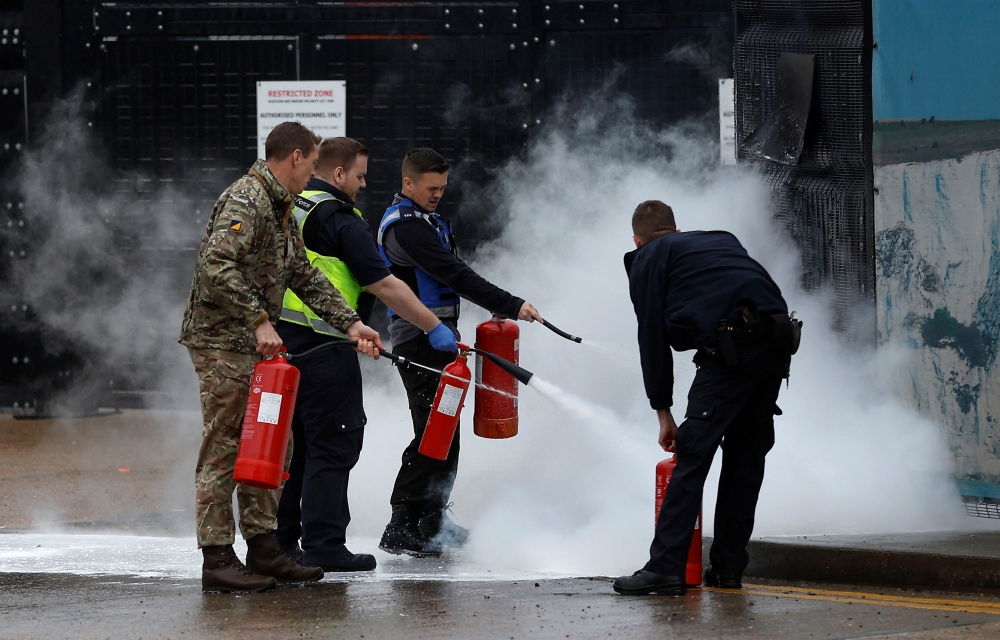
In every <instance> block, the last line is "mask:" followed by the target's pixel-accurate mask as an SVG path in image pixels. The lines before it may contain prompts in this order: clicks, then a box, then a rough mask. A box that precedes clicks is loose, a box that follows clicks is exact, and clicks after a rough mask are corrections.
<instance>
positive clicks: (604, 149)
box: [352, 100, 975, 575]
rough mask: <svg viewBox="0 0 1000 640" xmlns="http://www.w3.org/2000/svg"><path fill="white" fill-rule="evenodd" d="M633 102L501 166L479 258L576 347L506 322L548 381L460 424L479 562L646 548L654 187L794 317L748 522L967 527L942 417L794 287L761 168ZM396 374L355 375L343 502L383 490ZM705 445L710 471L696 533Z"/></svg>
mask: <svg viewBox="0 0 1000 640" xmlns="http://www.w3.org/2000/svg"><path fill="white" fill-rule="evenodd" d="M629 113H630V112H629V109H628V103H627V101H624V100H622V101H619V102H618V103H617V104H615V105H612V106H611V107H610V108H607V109H600V110H598V109H589V110H586V109H585V110H583V111H582V112H580V113H577V114H563V115H564V116H566V117H562V118H556V119H555V120H557V121H561V122H563V123H568V124H567V125H565V126H563V127H560V128H556V129H550V130H549V131H547V132H545V133H544V134H543V135H540V136H539V137H537V138H536V139H535V140H534V143H533V144H532V145H531V147H530V150H529V152H528V154H527V157H526V158H525V159H523V160H516V161H512V162H511V163H510V164H508V165H507V166H506V167H505V169H504V171H503V172H502V174H501V176H500V178H499V179H498V182H497V187H496V188H497V198H498V201H499V202H501V203H502V204H503V208H504V210H505V213H507V215H509V218H510V222H509V224H508V226H507V227H506V229H505V231H504V233H503V235H502V236H501V237H500V238H499V239H498V240H497V241H496V242H494V243H492V244H490V245H488V246H486V247H484V248H483V249H481V250H480V252H479V254H478V256H477V259H476V261H475V263H474V264H475V267H476V268H477V270H479V271H480V272H481V273H482V274H483V275H485V276H486V277H488V278H489V279H491V280H492V281H494V282H496V283H498V284H499V285H501V286H503V287H504V288H506V289H508V290H509V291H511V292H513V293H515V294H516V295H518V296H521V297H524V298H525V299H527V300H529V301H531V302H533V303H534V304H535V305H536V306H537V307H538V308H539V310H540V311H541V313H542V315H544V316H545V317H546V318H549V319H551V320H552V321H553V322H554V323H556V324H557V325H559V326H560V327H562V328H564V329H566V330H567V331H570V332H571V333H574V334H577V335H580V336H582V337H583V338H584V343H583V344H582V345H577V344H572V343H569V342H567V341H565V340H563V339H561V338H558V337H556V336H555V335H554V334H552V333H550V332H549V331H547V330H546V329H544V328H542V327H540V326H538V325H526V324H524V323H521V324H520V327H521V364H522V365H523V366H524V367H526V368H527V369H529V370H531V371H533V372H535V373H536V374H537V376H538V377H539V378H540V381H541V382H543V383H544V381H550V382H551V383H552V384H553V385H558V386H550V387H549V388H548V389H547V395H548V396H549V397H545V396H543V395H542V394H540V393H537V392H536V391H535V390H534V389H533V388H530V387H529V388H525V387H521V391H520V393H521V406H520V416H521V419H520V420H521V422H520V433H519V435H518V436H517V437H515V438H512V439H509V440H499V441H490V440H484V439H480V438H476V437H474V436H472V434H471V429H469V427H468V425H469V423H470V422H471V417H472V415H471V413H472V409H471V404H472V403H471V402H470V403H469V405H470V406H469V407H467V409H466V411H465V413H464V415H463V419H464V424H465V425H466V426H465V428H464V429H463V431H464V433H463V445H462V447H463V453H462V462H461V465H460V471H459V474H458V482H457V484H456V488H455V492H454V493H453V499H454V501H455V503H456V506H455V510H456V513H457V516H458V519H459V520H460V522H462V523H463V524H465V525H467V526H471V528H472V529H473V539H472V542H471V544H470V549H469V553H471V554H473V556H474V558H475V560H476V561H478V562H482V563H492V566H499V567H503V568H508V569H513V568H522V569H523V568H529V567H530V568H531V569H534V570H548V571H553V572H560V573H575V574H580V575H595V574H604V575H617V574H621V573H626V572H630V571H632V570H634V569H637V568H639V567H641V566H642V565H643V564H644V563H645V561H646V559H647V558H648V548H649V542H650V540H651V537H652V533H653V476H654V467H655V464H656V462H657V461H659V460H660V459H662V458H664V457H665V454H664V453H663V452H662V451H660V450H659V448H658V447H657V445H656V438H657V422H656V418H655V414H654V412H653V411H652V410H651V409H650V408H649V404H648V402H647V400H646V398H645V394H644V391H643V386H642V378H641V372H640V369H639V359H638V350H637V346H636V338H635V334H636V325H635V318H634V314H633V312H632V307H631V302H630V300H629V297H628V283H627V279H626V276H625V272H624V268H623V266H622V254H624V253H625V252H626V251H629V250H631V249H633V248H634V245H633V244H632V240H631V229H630V219H631V213H632V210H633V209H634V208H635V206H636V204H638V203H639V202H641V201H643V200H646V199H651V198H655V199H660V200H663V201H665V202H667V203H669V204H670V205H671V206H672V207H673V209H674V212H675V215H676V217H677V222H678V226H679V227H680V228H681V229H682V230H695V229H726V230H729V231H731V232H733V233H735V234H736V236H737V237H738V238H739V239H740V240H741V241H742V242H743V244H744V246H746V248H747V249H748V251H749V252H750V254H751V255H752V256H754V257H755V258H756V259H758V260H759V261H760V262H761V263H762V264H764V266H765V267H766V268H767V269H768V270H769V271H770V273H771V274H772V276H773V277H774V278H775V280H776V281H777V282H778V284H779V286H780V287H781V289H782V291H783V293H784V294H785V297H786V299H787V300H788V302H789V305H790V308H791V309H796V310H798V312H799V314H800V316H801V317H802V318H804V320H805V323H806V324H805V334H804V340H803V346H802V348H801V350H800V352H799V354H798V355H796V356H795V358H794V361H793V364H792V377H791V381H790V387H789V388H788V389H782V391H781V397H780V398H779V400H778V404H779V405H780V406H781V408H782V409H783V411H784V415H783V416H780V417H777V418H776V440H777V444H776V446H775V447H774V449H773V451H772V452H771V454H770V455H769V457H768V470H767V476H766V478H765V482H764V487H763V490H762V493H761V499H760V505H759V508H758V517H757V527H756V531H755V533H756V534H757V535H789V534H816V533H866V532H900V531H915V530H940V529H949V528H956V527H960V526H966V527H969V526H974V525H975V523H974V522H970V520H968V519H964V518H963V517H962V516H961V511H960V507H961V504H960V500H959V496H958V494H957V492H956V490H955V488H954V484H953V481H952V480H951V461H950V459H949V456H948V450H947V446H946V444H945V441H944V438H943V436H942V434H941V432H940V430H939V429H938V428H937V427H936V426H934V425H933V424H931V423H930V422H929V421H927V420H926V419H924V418H922V417H921V416H920V415H919V414H917V413H916V411H914V410H913V409H911V408H910V407H908V406H906V405H904V404H902V403H900V402H898V401H896V400H895V399H893V398H892V397H891V396H889V395H888V394H887V393H885V391H884V390H885V387H884V386H883V385H882V384H880V381H879V380H878V379H877V376H876V374H875V364H876V363H875V359H874V354H872V353H870V352H865V351H862V350H860V349H859V350H857V351H854V350H852V348H851V347H850V345H848V344H847V343H846V342H845V340H844V338H843V336H842V335H841V334H837V333H835V332H833V331H832V330H831V329H829V327H830V325H831V324H832V322H833V315H832V311H831V307H830V300H831V298H830V296H828V295H826V294H825V293H822V292H821V293H819V294H807V293H805V292H803V291H802V290H801V289H800V287H799V282H800V279H799V277H800V264H801V262H800V259H799V255H798V253H797V251H796V249H795V247H794V246H793V245H792V244H791V243H790V241H789V240H788V239H787V237H786V235H785V234H784V233H783V232H782V230H781V229H779V228H778V227H777V226H776V225H775V224H774V222H773V220H772V205H771V201H770V197H769V194H768V192H767V190H766V189H765V188H764V186H763V184H762V182H761V181H760V180H759V179H758V178H757V177H756V176H755V175H754V174H753V173H752V171H749V170H736V169H734V168H728V167H719V166H717V165H716V164H715V158H716V156H717V148H716V145H717V144H718V143H717V142H715V141H714V140H712V138H708V137H707V136H705V135H703V133H702V132H700V131H699V130H698V129H697V127H687V128H675V129H671V130H667V131H652V130H650V129H648V128H646V127H644V126H643V125H642V124H639V123H635V122H634V121H632V120H631V118H630V117H629ZM602 114H603V115H602ZM550 120H551V119H550ZM706 139H707V140H708V141H706ZM459 232H461V230H459ZM473 308H474V307H472V305H468V307H467V311H466V315H465V316H463V323H462V332H463V335H464V336H465V337H466V339H469V340H471V339H472V336H473V335H474V331H475V325H476V324H477V323H478V322H479V321H480V320H482V319H485V317H486V316H485V313H483V312H481V311H479V310H478V309H476V310H475V311H473V310H472V309H473ZM477 312H478V313H477ZM675 355H676V357H675V371H676V377H677V381H676V384H675V390H674V398H675V400H674V402H675V408H674V415H675V416H677V417H678V419H679V418H680V417H681V416H683V414H684V409H685V404H686V393H687V389H688V387H689V386H690V383H691V381H692V379H693V377H694V367H693V365H692V364H691V363H690V357H691V355H692V353H690V352H689V353H685V354H675ZM369 381H370V382H371V381H372V378H371V376H369ZM396 386H397V385H395V384H391V385H390V388H389V389H388V390H378V387H376V386H375V385H373V384H369V385H368V387H367V389H368V399H367V402H366V406H367V407H368V409H369V413H370V414H371V415H370V422H369V425H370V426H369V427H368V434H367V435H368V442H367V443H366V451H365V454H364V455H363V456H362V462H361V464H360V465H359V466H358V468H357V469H356V471H355V472H354V480H353V482H352V486H353V487H354V491H353V494H352V496H353V497H352V504H355V505H361V504H369V503H370V502H375V503H376V504H382V505H384V503H385V497H384V496H385V495H387V494H388V486H389V483H391V478H390V477H389V476H391V475H393V474H394V473H395V469H396V465H398V462H397V461H398V457H397V456H398V453H397V452H398V451H400V450H401V448H402V446H403V444H404V443H405V441H406V440H407V439H408V437H409V435H408V434H409V429H410V425H409V420H408V416H406V415H405V411H404V407H405V405H404V402H403V398H402V396H401V394H400V393H398V389H397V388H396ZM536 386H538V385H536V384H535V383H534V381H533V383H532V387H536ZM886 386H887V385H886ZM553 399H555V400H556V401H553ZM390 429H391V431H390ZM720 456H721V453H720V455H719V456H717V458H716V461H717V462H716V468H715V469H714V470H713V473H712V475H711V476H710V477H709V481H708V483H707V485H706V492H705V505H704V511H705V519H706V523H705V533H706V534H708V535H710V534H711V532H712V519H713V518H712V516H713V512H714V503H715V488H716V486H717V478H718V461H719V460H720V459H721V458H720ZM387 481H388V482H387ZM362 496H363V497H362ZM361 510H362V509H360V508H357V507H356V508H355V513H358V512H360V511H361ZM361 518H364V521H363V522H357V525H360V526H359V528H358V529H356V530H355V535H358V534H360V533H362V531H361V529H362V528H363V529H364V532H363V533H364V535H377V533H378V528H379V526H380V525H381V524H382V522H377V521H372V520H369V519H368V518H367V517H364V516H362V517H359V518H357V519H358V520H360V519H361ZM356 521H357V520H356Z"/></svg>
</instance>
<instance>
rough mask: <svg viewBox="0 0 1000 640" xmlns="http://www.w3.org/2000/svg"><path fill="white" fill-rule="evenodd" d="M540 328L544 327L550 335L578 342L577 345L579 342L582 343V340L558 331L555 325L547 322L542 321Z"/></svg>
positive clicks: (560, 330)
mask: <svg viewBox="0 0 1000 640" xmlns="http://www.w3.org/2000/svg"><path fill="white" fill-rule="evenodd" d="M542 326H543V327H545V328H546V329H548V330H549V331H551V332H552V333H554V334H556V335H557V336H561V337H563V338H566V339H567V340H570V341H572V342H578V343H579V342H583V338H578V337H577V336H574V335H572V334H569V333H566V332H565V331H563V330H562V329H560V328H559V327H557V326H556V325H554V324H552V323H551V322H549V321H548V320H542Z"/></svg>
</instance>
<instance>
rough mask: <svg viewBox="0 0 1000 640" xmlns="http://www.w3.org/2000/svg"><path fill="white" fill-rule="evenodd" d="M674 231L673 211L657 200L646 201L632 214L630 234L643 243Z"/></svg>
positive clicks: (675, 228) (675, 227)
mask: <svg viewBox="0 0 1000 640" xmlns="http://www.w3.org/2000/svg"><path fill="white" fill-rule="evenodd" d="M676 230H677V224H676V223H675V222H674V210H673V209H671V208H670V207H669V206H667V205H665V204H663V203H662V202H660V201H659V200H646V201H645V202H643V203H641V204H640V205H639V206H638V207H636V208H635V213H633V214H632V233H634V234H635V235H636V236H638V237H639V239H640V240H642V241H643V242H648V241H650V240H652V239H653V238H656V237H658V236H662V235H663V234H665V233H668V232H670V231H676Z"/></svg>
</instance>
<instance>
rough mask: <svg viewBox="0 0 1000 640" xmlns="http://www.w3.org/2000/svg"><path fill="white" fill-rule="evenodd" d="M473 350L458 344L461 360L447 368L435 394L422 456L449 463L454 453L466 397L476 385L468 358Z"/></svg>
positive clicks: (425, 429) (425, 427)
mask: <svg viewBox="0 0 1000 640" xmlns="http://www.w3.org/2000/svg"><path fill="white" fill-rule="evenodd" d="M468 356H469V347H468V346H466V345H464V344H462V343H461V342H460V343H458V357H457V358H455V361H454V362H452V363H451V364H449V365H448V366H446V367H445V368H444V370H443V372H442V376H441V381H440V382H439V383H438V388H437V392H436V393H435V394H434V403H433V404H432V405H431V412H430V415H428V416H427V424H425V425H424V435H423V437H422V438H421V439H420V447H419V448H418V449H417V451H419V452H420V453H421V454H423V455H425V456H427V457H428V458H434V459H435V460H447V458H448V452H449V451H450V450H451V442H452V440H454V439H455V430H456V429H457V428H458V419H459V417H460V416H461V414H462V407H463V406H464V404H465V395H466V394H467V393H468V391H469V385H470V384H472V372H471V371H470V370H469V365H468V363H467V362H466V358H468Z"/></svg>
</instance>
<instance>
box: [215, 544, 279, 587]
mask: <svg viewBox="0 0 1000 640" xmlns="http://www.w3.org/2000/svg"><path fill="white" fill-rule="evenodd" d="M201 552H202V555H203V556H204V557H205V561H204V563H203V564H202V566H201V590H202V592H204V593H229V592H231V591H238V592H245V591H270V590H271V589H273V588H274V587H275V586H276V585H277V581H276V580H275V579H274V578H270V577H268V576H262V575H259V574H256V573H254V572H253V571H251V570H250V569H247V568H246V567H245V566H244V565H243V563H242V562H240V559H239V557H238V556H237V555H236V552H235V551H233V545H231V544H225V545H219V546H214V547H202V550H201Z"/></svg>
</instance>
